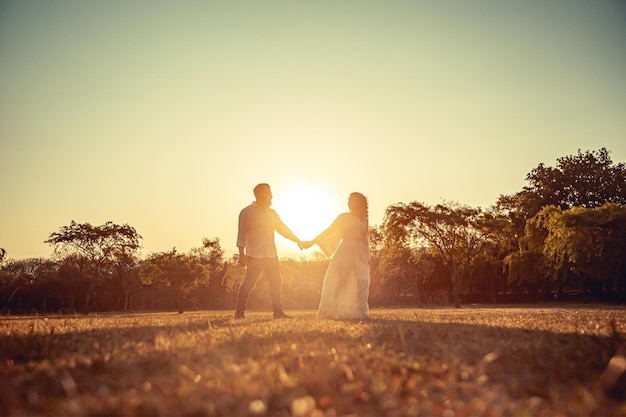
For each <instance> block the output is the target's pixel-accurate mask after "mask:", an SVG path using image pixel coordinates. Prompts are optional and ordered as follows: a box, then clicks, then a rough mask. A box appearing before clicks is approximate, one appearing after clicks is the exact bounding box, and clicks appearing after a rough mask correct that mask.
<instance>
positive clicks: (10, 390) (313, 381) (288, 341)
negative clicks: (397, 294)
mask: <svg viewBox="0 0 626 417" xmlns="http://www.w3.org/2000/svg"><path fill="white" fill-rule="evenodd" d="M290 313H291V314H292V315H294V319H291V320H273V319H272V318H271V313H269V312H250V313H248V318H247V319H246V320H245V321H234V320H233V319H232V318H231V314H232V312H194V313H184V314H175V313H159V314H154V313H150V314H147V313H146V314H114V315H98V316H79V317H73V316H72V317H70V316H57V317H52V316H49V317H10V316H8V317H1V318H0V361H1V362H0V381H1V382H0V385H1V386H2V387H3V388H2V389H0V415H3V416H57V415H58V416H134V415H141V416H213V415H215V416H239V415H241V416H243V415H253V416H315V417H321V416H348V415H352V416H404V415H407V416H446V417H453V416H457V417H458V416H560V415H562V416H605V415H626V401H625V399H624V398H623V396H624V393H625V391H624V390H623V384H622V385H620V384H621V383H623V382H625V381H624V378H622V380H621V381H619V382H618V383H615V381H616V377H617V376H619V373H617V374H615V373H614V374H613V375H611V374H610V373H609V374H607V372H605V370H606V369H607V364H609V362H611V364H612V366H613V365H616V366H617V368H616V369H618V370H619V369H622V368H620V366H622V362H620V360H621V358H620V357H619V355H616V352H618V349H619V348H620V346H622V340H623V338H624V337H626V308H608V307H589V306H568V307H562V306H554V305H551V306H549V307H546V308H543V307H536V306H535V307H528V308H520V307H498V308H495V307H486V306H465V307H464V308H461V309H453V308H433V309H388V310H387V309H374V310H373V311H372V313H371V316H372V318H373V319H374V320H373V321H371V322H346V321H332V320H317V319H316V318H315V312H314V311H292V312H290ZM620 387H621V388H620Z"/></svg>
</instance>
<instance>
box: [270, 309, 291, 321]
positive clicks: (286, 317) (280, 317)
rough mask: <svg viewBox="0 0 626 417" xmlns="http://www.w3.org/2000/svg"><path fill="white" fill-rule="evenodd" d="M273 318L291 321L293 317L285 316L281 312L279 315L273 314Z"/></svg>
mask: <svg viewBox="0 0 626 417" xmlns="http://www.w3.org/2000/svg"><path fill="white" fill-rule="evenodd" d="M274 318H275V319H292V318H293V317H291V316H288V315H286V314H285V312H283V311H281V312H280V313H274Z"/></svg>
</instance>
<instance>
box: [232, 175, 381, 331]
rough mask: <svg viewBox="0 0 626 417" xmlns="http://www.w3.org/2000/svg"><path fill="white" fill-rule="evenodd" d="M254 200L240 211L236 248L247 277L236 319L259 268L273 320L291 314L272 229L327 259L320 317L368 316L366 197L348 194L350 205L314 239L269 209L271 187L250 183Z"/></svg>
mask: <svg viewBox="0 0 626 417" xmlns="http://www.w3.org/2000/svg"><path fill="white" fill-rule="evenodd" d="M254 196H255V201H254V202H253V203H252V204H250V205H249V206H247V207H245V208H244V209H243V210H241V213H240V214H239V229H238V234H237V247H238V248H239V263H240V264H241V265H244V266H246V277H245V279H244V282H243V284H242V285H241V288H240V289H239V295H238V297H237V308H236V311H235V319H243V318H245V310H246V303H247V301H248V296H249V295H250V291H251V290H252V287H254V284H255V283H256V280H257V279H258V277H259V275H260V274H261V272H265V276H266V277H267V279H268V281H269V287H270V296H271V299H272V306H273V310H274V318H290V317H289V316H288V315H286V314H285V312H284V311H283V307H282V296H281V285H282V279H281V276H280V269H279V262H278V255H277V252H276V245H275V243H274V233H275V232H278V233H280V234H281V235H282V236H284V237H285V238H287V239H289V240H292V241H294V242H296V243H297V244H298V246H299V247H300V248H301V249H308V248H310V247H311V246H313V245H317V246H319V248H320V249H321V250H322V251H323V252H324V253H325V254H326V256H328V257H331V256H332V258H331V260H330V263H329V264H328V268H327V269H326V273H325V274H324V281H323V283H322V293H321V297H320V304H319V309H318V311H317V317H318V318H327V319H352V320H355V319H356V320H367V319H369V305H368V302H367V299H368V296H369V285H370V250H369V225H368V203H367V198H366V197H365V196H364V195H363V194H361V193H351V194H350V197H349V199H348V209H349V211H348V212H346V213H342V214H340V215H339V216H337V218H336V219H335V221H333V223H332V224H331V225H330V226H329V227H328V228H327V229H326V230H324V231H323V232H322V233H320V234H319V235H318V236H317V237H316V238H315V239H313V240H309V241H301V240H300V239H298V238H297V237H296V235H295V234H294V233H293V232H292V231H291V230H290V229H289V228H288V227H287V226H286V225H285V224H284V223H283V222H282V220H281V219H280V217H279V216H278V213H276V211H275V210H273V209H272V208H270V206H271V205H272V191H271V188H270V186H269V185H268V184H265V183H262V184H258V185H257V186H256V187H254Z"/></svg>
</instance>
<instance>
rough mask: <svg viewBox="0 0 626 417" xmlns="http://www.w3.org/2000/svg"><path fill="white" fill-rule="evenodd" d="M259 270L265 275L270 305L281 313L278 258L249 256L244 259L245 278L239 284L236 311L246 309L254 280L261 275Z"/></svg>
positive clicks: (280, 282)
mask: <svg viewBox="0 0 626 417" xmlns="http://www.w3.org/2000/svg"><path fill="white" fill-rule="evenodd" d="M261 272H265V276H266V277H267V280H268V282H269V285H270V297H271V298H272V305H273V309H274V313H282V312H283V306H282V301H281V288H280V287H281V285H282V279H281V277H280V269H279V267H278V258H251V257H247V259H246V278H245V280H244V281H243V284H241V288H240V289H239V295H238V297H237V311H238V312H244V311H245V310H246V303H247V302H248V297H249V296H250V291H252V287H254V284H255V283H256V280H257V279H258V278H259V275H261Z"/></svg>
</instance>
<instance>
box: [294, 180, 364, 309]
mask: <svg viewBox="0 0 626 417" xmlns="http://www.w3.org/2000/svg"><path fill="white" fill-rule="evenodd" d="M348 208H349V209H350V212H349V213H342V214H340V215H339V216H338V217H337V218H336V219H335V221H334V222H333V224H331V225H330V227H329V228H328V229H326V230H324V231H323V232H322V233H320V234H319V236H317V237H316V238H315V239H313V240H312V241H308V242H303V244H302V246H303V247H304V248H309V247H311V246H312V245H314V244H317V245H318V246H319V247H320V249H322V251H324V253H325V254H326V256H331V255H332V259H331V260H330V263H329V264H328V268H327V269H326V274H325V275H324V282H323V284H322V295H321V299H320V305H319V310H318V312H317V317H318V318H329V319H369V305H368V303H367V298H368V296H369V286H370V250H369V225H368V207H367V198H366V197H365V196H364V195H363V194H361V193H352V194H350V198H349V199H348ZM333 252H334V255H333Z"/></svg>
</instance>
